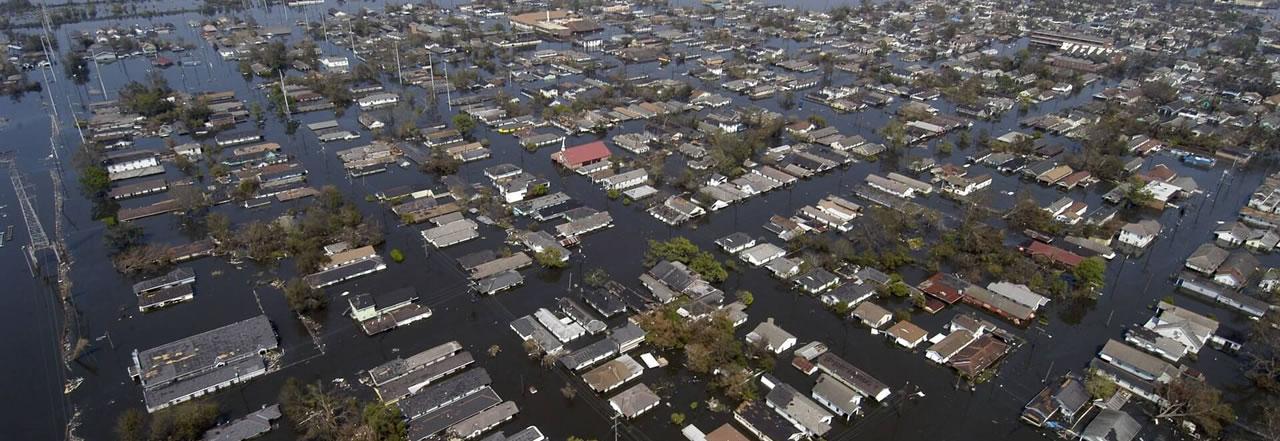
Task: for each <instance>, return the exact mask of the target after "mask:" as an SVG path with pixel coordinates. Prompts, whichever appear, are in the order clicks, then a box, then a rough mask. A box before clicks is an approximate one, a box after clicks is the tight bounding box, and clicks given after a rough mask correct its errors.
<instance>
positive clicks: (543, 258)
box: [533, 247, 567, 268]
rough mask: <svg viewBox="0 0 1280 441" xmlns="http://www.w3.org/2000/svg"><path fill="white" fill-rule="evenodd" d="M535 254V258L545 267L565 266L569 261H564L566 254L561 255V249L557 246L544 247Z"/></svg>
mask: <svg viewBox="0 0 1280 441" xmlns="http://www.w3.org/2000/svg"><path fill="white" fill-rule="evenodd" d="M533 256H534V260H537V261H538V265H541V266H542V267H543V268H564V267H565V265H567V262H565V261H564V256H561V255H560V250H558V249H556V248H552V247H547V248H544V249H543V250H542V251H539V252H538V253H537V254H534V255H533Z"/></svg>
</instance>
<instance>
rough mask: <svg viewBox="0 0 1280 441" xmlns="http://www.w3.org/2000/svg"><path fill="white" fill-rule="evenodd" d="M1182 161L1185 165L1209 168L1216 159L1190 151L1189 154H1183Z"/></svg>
mask: <svg viewBox="0 0 1280 441" xmlns="http://www.w3.org/2000/svg"><path fill="white" fill-rule="evenodd" d="M1182 162H1185V163H1186V164H1187V165H1190V166H1194V167H1204V168H1210V167H1213V165H1214V164H1216V163H1217V162H1218V160H1217V159H1214V158H1212V157H1209V156H1202V155H1197V154H1194V153H1191V154H1187V155H1186V156H1183V157H1182Z"/></svg>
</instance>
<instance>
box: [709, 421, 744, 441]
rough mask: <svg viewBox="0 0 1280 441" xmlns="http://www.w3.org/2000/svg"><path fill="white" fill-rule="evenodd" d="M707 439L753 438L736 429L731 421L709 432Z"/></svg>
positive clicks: (737, 439)
mask: <svg viewBox="0 0 1280 441" xmlns="http://www.w3.org/2000/svg"><path fill="white" fill-rule="evenodd" d="M707 441H751V439H750V438H747V436H746V435H743V434H742V432H739V431H738V429H734V428H733V426H730V425H729V423H724V425H722V426H720V427H719V428H717V429H716V430H713V431H711V433H708V434H707Z"/></svg>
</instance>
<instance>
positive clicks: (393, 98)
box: [356, 92, 400, 109]
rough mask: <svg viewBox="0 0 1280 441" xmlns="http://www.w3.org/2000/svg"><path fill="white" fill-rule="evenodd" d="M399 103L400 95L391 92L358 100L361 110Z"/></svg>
mask: <svg viewBox="0 0 1280 441" xmlns="http://www.w3.org/2000/svg"><path fill="white" fill-rule="evenodd" d="M397 102H400V95H396V94H394V93H390V92H383V93H375V94H372V95H369V96H366V97H363V98H360V99H359V100H356V104H359V105H360V108H361V109H370V108H374V107H379V106H387V105H391V104H395V103H397Z"/></svg>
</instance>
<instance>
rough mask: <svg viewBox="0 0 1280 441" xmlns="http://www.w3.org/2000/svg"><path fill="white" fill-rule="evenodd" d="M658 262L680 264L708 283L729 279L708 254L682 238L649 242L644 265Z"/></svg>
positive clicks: (718, 263)
mask: <svg viewBox="0 0 1280 441" xmlns="http://www.w3.org/2000/svg"><path fill="white" fill-rule="evenodd" d="M660 260H669V261H673V262H680V263H683V264H685V265H688V266H689V269H690V270H691V271H693V272H695V273H698V275H699V276H702V278H703V279H705V280H707V281H708V282H712V283H715V282H721V281H724V280H725V279H726V278H728V277H729V272H728V271H726V270H725V269H724V266H722V265H721V264H720V262H719V261H717V260H716V259H715V256H714V255H712V254H711V253H709V252H706V251H703V250H701V249H699V248H698V246H697V245H695V244H694V243H693V242H691V241H689V239H687V238H684V237H676V238H672V239H671V240H668V241H665V242H659V241H655V240H650V241H649V251H648V252H647V253H646V254H645V264H646V265H653V264H654V263H657V262H658V261H660Z"/></svg>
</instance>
